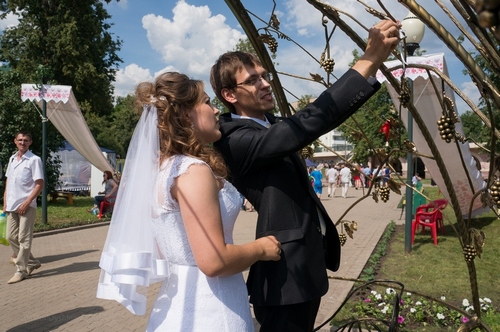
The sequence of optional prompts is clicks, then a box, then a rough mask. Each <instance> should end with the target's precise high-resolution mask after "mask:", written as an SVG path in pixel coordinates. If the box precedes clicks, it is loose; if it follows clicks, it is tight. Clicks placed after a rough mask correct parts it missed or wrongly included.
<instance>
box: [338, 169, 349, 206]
mask: <svg viewBox="0 0 500 332" xmlns="http://www.w3.org/2000/svg"><path fill="white" fill-rule="evenodd" d="M340 182H341V185H342V198H347V191H348V190H349V185H350V184H351V169H350V168H349V167H347V166H346V165H345V164H342V168H341V169H340Z"/></svg>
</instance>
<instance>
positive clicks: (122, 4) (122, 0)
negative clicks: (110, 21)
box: [117, 0, 128, 9]
mask: <svg viewBox="0 0 500 332" xmlns="http://www.w3.org/2000/svg"><path fill="white" fill-rule="evenodd" d="M117 4H118V6H120V8H121V9H127V8H128V0H120V1H119V2H118V3H117Z"/></svg>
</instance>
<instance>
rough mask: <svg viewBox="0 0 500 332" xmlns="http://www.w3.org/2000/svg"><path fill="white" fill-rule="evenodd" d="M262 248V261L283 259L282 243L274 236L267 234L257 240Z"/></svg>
mask: <svg viewBox="0 0 500 332" xmlns="http://www.w3.org/2000/svg"><path fill="white" fill-rule="evenodd" d="M255 241H256V242H257V243H259V244H260V246H261V248H262V251H263V252H262V257H261V258H260V260H262V261H279V260H280V259H281V243H280V242H279V241H278V240H277V239H276V238H275V237H274V236H273V235H269V236H265V237H261V238H259V239H257V240H255Z"/></svg>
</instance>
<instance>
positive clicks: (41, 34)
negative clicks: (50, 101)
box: [0, 0, 121, 189]
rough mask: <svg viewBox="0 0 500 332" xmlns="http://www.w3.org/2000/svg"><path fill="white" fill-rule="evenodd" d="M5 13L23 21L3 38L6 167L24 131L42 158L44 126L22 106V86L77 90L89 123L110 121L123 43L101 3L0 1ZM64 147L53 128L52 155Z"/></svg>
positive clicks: (50, 170)
mask: <svg viewBox="0 0 500 332" xmlns="http://www.w3.org/2000/svg"><path fill="white" fill-rule="evenodd" d="M105 1H106V2H110V0H105ZM0 11H1V12H2V14H1V15H0V18H4V17H5V16H6V15H7V14H9V13H13V14H15V15H17V16H19V17H20V19H19V24H18V25H17V26H14V27H10V28H7V29H5V31H4V32H3V34H2V35H1V36H0V61H1V62H3V63H4V64H5V65H6V66H5V67H3V68H5V70H3V71H2V72H1V73H0V75H1V77H0V95H1V97H2V98H1V100H0V106H1V110H0V124H1V128H0V129H1V130H0V132H1V134H0V137H1V141H0V142H2V145H1V146H0V158H1V161H2V164H4V165H5V163H6V161H8V159H7V158H8V156H9V155H10V154H11V153H12V149H13V146H12V141H13V137H14V135H15V133H16V132H17V131H18V130H28V131H30V132H31V133H32V135H33V145H32V150H33V152H34V153H36V154H39V155H41V144H42V142H41V120H40V121H38V119H39V117H38V114H37V111H36V108H35V107H34V106H33V105H31V104H29V103H21V100H20V88H21V84H22V83H37V84H39V83H42V81H43V83H51V84H62V85H71V86H72V87H73V92H74V94H75V97H76V99H77V101H78V102H79V105H80V108H81V110H82V112H83V114H84V116H85V117H86V118H87V119H88V118H90V117H95V118H101V117H103V116H106V115H110V114H111V112H112V110H113V104H112V101H113V85H112V82H113V80H114V76H115V72H116V67H117V65H118V64H119V63H120V62H121V59H120V58H119V57H118V56H117V51H118V50H119V49H120V45H121V41H120V40H118V39H116V40H115V39H114V38H113V36H112V35H111V33H109V32H108V30H109V28H110V24H109V23H107V22H106V21H107V20H108V19H109V18H110V16H109V14H108V13H107V11H106V10H105V9H104V7H103V3H102V2H101V1H97V0H81V1H77V0H56V1H47V0H10V1H6V0H0ZM40 65H42V66H43V67H44V68H45V69H46V70H47V74H46V75H43V77H37V69H38V68H39V66H40ZM34 119H36V120H35V121H34ZM98 123H99V124H100V123H102V121H100V122H98ZM90 129H91V131H92V130H94V129H95V128H93V127H92V126H90ZM62 141H63V138H62V137H61V135H60V134H59V133H58V132H57V130H56V129H55V128H54V127H53V126H52V125H51V124H50V122H49V123H48V126H47V140H46V146H47V150H48V151H47V152H48V155H50V153H51V152H53V151H57V149H58V147H59V146H61V145H62ZM98 143H99V141H98ZM57 165H58V162H57V161H56V160H51V159H50V158H49V160H47V166H48V167H47V177H48V179H49V181H47V182H48V188H49V189H51V188H53V187H54V185H55V183H56V181H57V178H58V171H57ZM51 179H55V180H51Z"/></svg>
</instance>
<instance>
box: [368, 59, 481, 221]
mask: <svg viewBox="0 0 500 332" xmlns="http://www.w3.org/2000/svg"><path fill="white" fill-rule="evenodd" d="M408 63H415V64H426V65H429V66H432V67H435V68H437V69H439V70H440V71H441V72H443V74H445V75H446V76H448V69H447V67H446V61H445V59H444V54H443V53H438V54H432V55H428V56H412V57H408ZM384 64H385V66H386V67H387V68H389V69H390V68H393V67H396V66H398V65H401V62H400V61H399V60H395V61H389V62H385V63H384ZM402 74H403V70H402V69H398V70H395V71H393V72H392V75H393V76H394V77H395V78H396V79H400V78H401V76H402ZM406 77H408V78H410V79H412V80H413V104H414V105H415V108H416V109H417V110H418V112H419V114H420V116H421V117H422V119H423V120H424V121H425V125H426V126H427V128H428V130H429V132H430V133H431V134H433V135H434V136H433V140H434V142H435V144H436V146H437V148H438V150H439V153H440V155H441V156H442V158H443V160H444V162H445V163H446V168H447V170H448V173H449V175H450V177H451V181H452V183H453V184H454V191H455V193H456V195H457V198H458V201H459V205H460V210H461V211H462V214H464V215H467V213H468V211H469V207H470V206H469V205H470V202H471V200H472V197H473V194H474V192H477V191H478V190H480V189H482V188H484V186H485V185H486V184H485V182H484V181H483V178H482V176H481V172H480V171H479V170H478V169H477V167H476V162H475V160H474V158H473V157H472V155H471V153H470V150H469V144H468V143H465V144H463V143H458V146H457V145H456V144H455V143H446V142H445V141H444V140H443V139H441V136H440V133H439V130H438V125H437V121H438V120H439V119H440V118H441V115H442V109H441V105H440V103H439V100H438V98H437V96H436V93H435V91H434V88H433V86H432V83H431V82H430V80H429V77H428V74H427V71H426V70H425V69H420V68H407V69H406ZM377 79H378V80H379V81H380V82H382V81H385V76H384V75H383V74H382V73H381V72H380V71H379V72H378V73H377ZM433 79H434V80H435V82H436V86H438V87H441V79H440V78H439V77H437V76H436V77H433ZM386 86H387V88H388V90H389V94H390V95H391V98H392V101H393V102H394V105H395V106H396V109H398V110H399V106H400V101H399V98H398V97H399V95H398V94H397V93H396V91H395V90H394V88H393V87H392V86H391V85H390V84H388V83H387V82H386ZM445 93H446V96H448V97H449V98H451V99H452V100H453V102H455V94H454V92H453V90H452V89H451V88H450V87H449V86H448V85H445ZM401 120H402V121H403V123H404V125H405V126H406V127H407V128H408V110H407V109H406V108H402V111H401ZM455 130H456V131H457V132H460V133H462V134H463V129H462V124H461V123H460V122H458V123H456V124H455ZM413 143H414V144H415V147H416V148H417V151H418V152H420V153H423V154H426V155H432V153H431V150H430V148H429V146H428V144H427V142H426V141H425V139H424V136H423V135H422V132H421V130H420V128H419V127H418V126H417V124H416V122H415V121H413ZM461 157H462V158H463V162H462V159H461ZM423 161H424V163H425V166H426V167H427V169H428V171H429V173H430V174H431V176H432V179H433V180H434V181H435V182H436V184H437V186H438V187H439V189H440V190H441V192H442V193H443V195H444V197H445V198H446V199H447V200H448V201H449V199H450V196H449V193H448V191H447V189H446V186H445V184H444V179H443V177H442V175H441V172H440V171H439V167H438V166H437V163H436V161H435V160H434V159H429V158H424V159H423ZM467 174H468V175H469V176H470V179H471V181H470V182H469V180H468V177H467ZM472 211H473V215H476V214H480V213H482V212H484V211H486V209H485V208H483V207H482V205H481V201H480V200H479V199H476V200H475V201H474V205H473V207H472Z"/></svg>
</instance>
